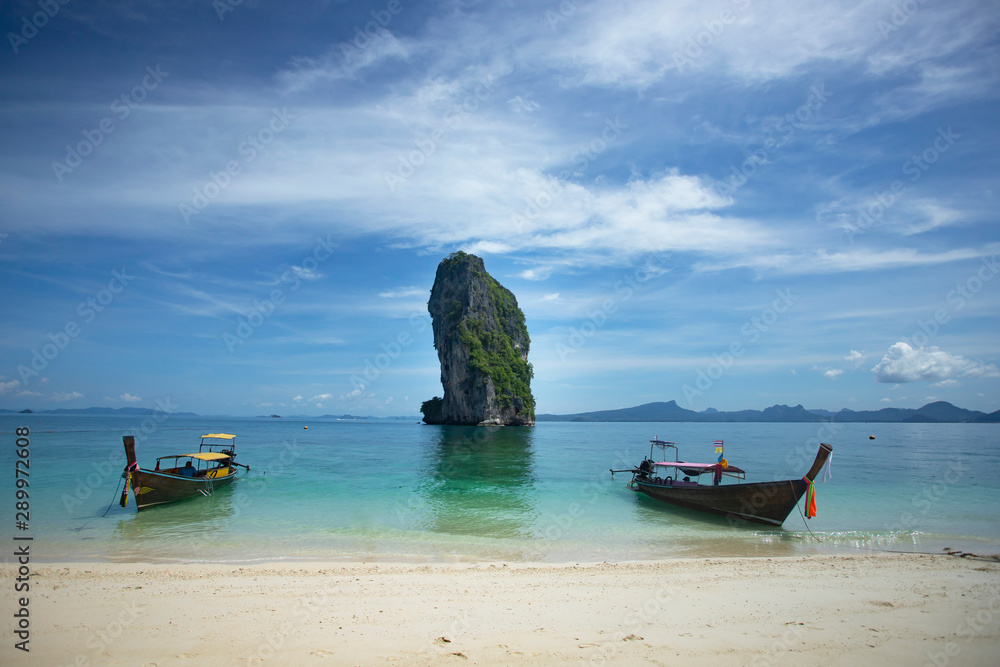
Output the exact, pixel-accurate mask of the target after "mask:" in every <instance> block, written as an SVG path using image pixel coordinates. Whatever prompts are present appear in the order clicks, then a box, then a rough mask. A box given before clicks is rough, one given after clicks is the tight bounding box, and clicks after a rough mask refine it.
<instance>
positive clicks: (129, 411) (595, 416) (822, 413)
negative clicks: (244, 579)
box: [0, 401, 1000, 424]
mask: <svg viewBox="0 0 1000 667" xmlns="http://www.w3.org/2000/svg"><path fill="white" fill-rule="evenodd" d="M25 413H28V414H36V415H124V416H143V415H166V414H169V415H170V416H171V417H209V418H232V419H255V418H256V419H271V418H272V417H271V416H270V415H258V416H257V417H249V416H245V415H244V416H237V415H199V414H196V413H194V412H172V413H166V412H163V411H161V410H154V409H152V408H78V409H66V408H60V409H58V410H34V411H28V410H0V414H25ZM284 419H285V420H291V419H296V420H303V419H336V420H339V421H374V420H383V421H420V417H419V416H417V415H397V416H392V417H376V416H374V415H365V416H359V415H350V414H345V415H320V416H318V417H316V416H313V415H288V416H286V417H284ZM535 420H536V421H539V422H772V423H778V422H822V421H828V422H829V421H835V422H883V423H891V422H895V423H911V424H914V423H915V424H964V423H969V424H997V423H1000V410H997V411H996V412H989V413H986V412H979V411H978V410H966V409H964V408H959V407H955V406H954V405H952V404H951V403H948V402H947V401H936V402H934V403H928V404H927V405H925V406H923V407H921V408H916V409H913V408H883V409H881V410H848V409H846V408H845V409H843V410H841V411H839V412H831V411H830V410H807V409H805V408H804V407H802V406H801V405H796V406H794V407H789V406H787V405H772V406H771V407H769V408H765V409H763V410H737V411H735V412H722V411H719V410H716V409H714V408H707V409H705V410H703V411H701V412H696V411H694V410H686V409H684V408H682V407H680V406H679V405H677V401H668V402H662V401H661V402H657V403H645V404H643V405H637V406H635V407H631V408H620V409H618V410H598V411H595V412H577V413H573V414H568V415H553V414H541V415H536V416H535Z"/></svg>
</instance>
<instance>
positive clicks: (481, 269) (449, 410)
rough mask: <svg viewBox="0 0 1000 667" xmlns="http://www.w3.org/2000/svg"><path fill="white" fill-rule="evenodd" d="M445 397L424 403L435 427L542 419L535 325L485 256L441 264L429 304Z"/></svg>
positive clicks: (454, 257)
mask: <svg viewBox="0 0 1000 667" xmlns="http://www.w3.org/2000/svg"><path fill="white" fill-rule="evenodd" d="M427 310H428V311H429V312H430V314H431V321H432V323H433V329H434V347H435V349H436V350H437V353H438V359H439V360H440V361H441V384H442V385H443V386H444V398H440V397H437V396H435V397H434V398H432V399H431V400H429V401H425V402H424V404H423V406H421V411H422V412H423V413H424V421H425V422H427V423H428V424H464V425H471V424H474V425H509V426H529V425H532V424H534V423H535V399H534V398H533V397H532V396H531V377H532V369H531V364H529V363H528V346H529V344H530V342H531V341H530V340H529V338H528V328H527V327H526V326H525V324H524V313H522V312H521V309H520V308H518V307H517V299H516V298H514V295H513V294H512V293H511V292H510V290H508V289H506V288H505V287H504V286H503V285H501V284H500V283H498V282H497V281H496V280H495V279H494V278H493V277H492V276H491V275H490V274H488V273H487V272H486V267H485V266H484V264H483V260H482V258H480V257H476V256H475V255H469V254H466V253H464V252H456V253H453V254H452V255H450V256H449V257H447V258H446V259H444V260H443V261H442V262H441V264H439V265H438V269H437V275H436V276H435V277H434V287H433V288H432V289H431V298H430V301H428V302H427Z"/></svg>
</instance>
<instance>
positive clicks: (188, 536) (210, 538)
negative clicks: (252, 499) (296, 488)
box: [108, 480, 240, 560]
mask: <svg viewBox="0 0 1000 667" xmlns="http://www.w3.org/2000/svg"><path fill="white" fill-rule="evenodd" d="M239 483H240V481H239V480H237V481H236V482H234V483H233V484H229V485H227V486H224V487H223V488H221V489H217V490H216V491H215V492H214V493H213V494H212V495H211V496H209V497H207V498H206V497H196V498H189V499H187V500H181V501H178V502H175V503H169V504H165V505H158V506H155V507H150V508H147V509H144V510H142V511H141V512H136V513H135V514H131V515H126V516H123V517H121V518H120V519H119V520H118V523H117V524H116V525H115V528H114V533H113V536H112V540H111V544H110V545H109V548H108V553H109V557H110V558H111V559H112V560H116V559H125V560H128V559H134V558H149V559H161V558H163V559H172V558H183V557H188V558H190V557H191V556H192V555H194V557H195V558H197V557H210V555H211V553H212V552H213V551H215V550H216V549H215V548H214V547H215V546H216V545H218V543H219V542H221V541H223V540H224V538H225V536H226V535H227V533H228V532H229V531H230V529H231V524H232V520H233V518H234V515H235V508H234V506H233V487H234V486H236V485H238V484H239Z"/></svg>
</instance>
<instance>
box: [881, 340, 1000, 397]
mask: <svg viewBox="0 0 1000 667" xmlns="http://www.w3.org/2000/svg"><path fill="white" fill-rule="evenodd" d="M872 372H873V373H875V379H876V380H877V381H879V382H893V383H905V382H938V383H940V382H942V381H953V380H954V378H956V377H1000V371H998V370H997V368H996V366H993V365H992V364H984V363H983V362H981V361H974V360H971V359H966V358H965V357H962V356H959V355H953V354H949V353H947V352H945V351H943V350H940V349H938V348H937V347H929V348H923V347H921V348H918V349H913V348H912V347H910V345H909V344H908V343H905V342H902V341H900V342H898V343H895V344H893V345H892V346H890V347H889V351H888V352H886V354H885V356H884V357H882V360H881V361H880V362H879V363H878V364H876V365H875V366H874V367H873V368H872ZM942 386H947V385H942Z"/></svg>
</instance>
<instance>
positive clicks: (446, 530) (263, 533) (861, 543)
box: [0, 415, 1000, 562]
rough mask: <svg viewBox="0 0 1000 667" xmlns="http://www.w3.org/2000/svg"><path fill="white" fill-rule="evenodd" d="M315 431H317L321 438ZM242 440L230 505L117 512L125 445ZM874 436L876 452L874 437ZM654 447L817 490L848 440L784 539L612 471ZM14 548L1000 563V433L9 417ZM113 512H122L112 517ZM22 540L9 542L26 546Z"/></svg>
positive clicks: (143, 447) (888, 427) (183, 447)
mask: <svg viewBox="0 0 1000 667" xmlns="http://www.w3.org/2000/svg"><path fill="white" fill-rule="evenodd" d="M306 425H307V426H308V427H309V428H308V430H306V429H303V426H306ZM17 426H27V427H28V428H30V429H31V434H30V436H29V437H30V440H31V445H30V453H31V458H30V462H31V468H30V473H31V476H30V482H31V486H30V491H31V498H30V502H31V509H30V512H31V516H30V527H29V530H27V531H24V532H22V531H18V530H17V529H16V528H15V527H14V511H15V507H14V502H15V500H14V470H13V468H14V458H15V457H14V454H15V435H14V430H15V427H17ZM220 431H221V432H229V433H236V434H238V436H239V437H238V438H237V447H238V452H239V459H238V460H239V461H241V462H242V463H245V464H248V465H250V466H251V468H252V470H251V472H250V473H249V474H247V475H245V476H244V477H242V478H241V479H239V480H238V481H237V482H235V483H234V484H233V485H231V486H230V487H227V488H224V489H221V490H218V491H216V493H215V495H214V496H213V497H211V498H198V499H194V500H190V501H184V502H180V503H175V504H172V505H165V506H162V507H157V508H153V509H149V510H144V511H143V512H142V513H141V514H140V513H137V512H136V511H135V504H134V499H133V498H131V497H130V498H129V505H128V508H126V509H122V508H121V507H119V506H118V504H117V495H116V489H117V490H119V491H120V487H119V486H118V485H119V484H120V482H121V479H120V473H121V470H122V468H123V467H124V465H125V457H124V449H123V447H122V439H121V436H122V434H124V433H133V434H136V435H137V439H136V440H137V453H138V458H139V463H140V465H142V466H143V467H151V466H152V465H153V463H154V460H155V458H156V457H157V456H163V455H166V454H179V453H185V452H189V451H196V450H197V444H198V442H199V436H201V435H202V434H203V433H210V432H220ZM869 435H874V436H875V439H874V440H870V439H869ZM654 436H659V437H661V438H665V439H669V440H673V441H676V442H678V443H679V444H680V452H681V458H684V459H687V460H692V461H710V460H712V459H714V458H715V454H714V449H713V444H712V443H713V442H714V441H715V440H716V439H724V440H725V442H726V452H725V453H726V458H727V459H728V460H729V461H730V462H731V463H732V464H734V465H737V466H740V467H741V468H744V469H746V470H747V471H748V475H747V479H748V481H768V480H772V479H787V478H798V477H801V476H802V475H803V474H804V473H805V471H806V470H807V469H808V467H809V465H810V463H811V462H812V460H813V458H814V456H815V453H816V448H817V443H818V441H819V440H822V441H824V442H829V443H831V444H833V445H834V456H833V462H832V473H833V477H832V479H831V480H829V481H828V482H826V483H823V484H819V485H817V502H818V509H819V513H818V516H817V517H816V518H814V519H811V520H810V521H809V522H808V530H807V528H806V522H805V520H804V519H803V518H801V516H800V514H799V512H798V511H793V512H792V514H791V515H790V516H789V517H788V519H787V520H786V521H785V524H784V526H783V527H782V528H780V529H770V528H763V527H733V526H729V525H728V524H727V523H726V521H725V520H724V519H718V518H715V517H711V516H708V515H703V514H699V513H692V512H686V511H683V510H677V509H673V508H670V507H668V506H665V505H662V504H660V503H658V502H656V501H653V500H651V499H649V498H646V497H645V496H642V495H639V494H636V493H633V492H631V491H629V490H627V489H626V488H625V483H626V482H627V481H628V480H629V475H627V474H619V475H616V476H615V477H614V478H612V477H611V475H610V474H609V473H608V469H609V468H611V467H615V468H625V467H630V466H631V465H634V464H636V463H638V462H639V461H640V460H641V459H642V458H643V457H644V456H645V455H646V454H648V452H649V444H648V441H649V440H650V439H651V438H653V437H654ZM0 445H2V446H0V451H2V452H3V455H2V459H0V462H2V464H3V466H4V468H5V470H7V471H8V472H7V473H5V474H4V482H3V484H2V487H3V488H4V493H3V497H5V498H7V499H8V501H7V505H8V509H7V512H8V517H9V519H8V526H10V527H9V528H8V533H9V534H10V536H14V535H15V534H16V535H31V536H32V537H33V538H34V542H33V553H34V555H35V558H36V559H38V560H45V561H49V562H53V561H87V560H109V561H131V560H137V561H175V560H183V561H223V562H250V561H259V560H264V561H274V560H284V559H290V560H311V559H320V560H382V561H406V562H422V561H478V560H508V561H547V562H584V561H586V562H593V561H604V560H607V561H618V560H645V559H661V558H674V557H697V556H736V555H743V556H782V555H797V554H809V553H817V552H830V551H852V550H856V549H898V550H917V551H940V550H941V549H942V548H943V547H945V546H948V547H951V548H954V549H962V550H967V551H974V552H977V553H997V552H1000V446H998V445H1000V426H997V425H989V424H984V425H976V424H748V423H737V424H691V423H679V424H665V423H654V424H640V423H631V424H610V423H600V424H580V423H552V422H546V423H542V424H539V425H537V426H535V427H533V428H495V429H487V428H463V427H438V426H425V425H419V424H415V423H411V422H394V421H372V422H366V423H362V422H344V421H340V422H338V421H324V420H292V419H280V420H279V419H214V418H182V417H169V418H165V419H164V420H163V421H162V422H157V421H156V420H155V419H153V418H149V419H147V420H146V422H145V423H143V421H142V420H140V419H135V418H133V419H127V418H120V417H107V416H101V417H50V416H39V415H4V416H2V417H0ZM112 500H114V503H113V504H111V508H110V510H109V511H107V515H106V516H102V515H103V514H104V513H105V511H106V510H108V506H109V503H112ZM8 539H9V538H8Z"/></svg>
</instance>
